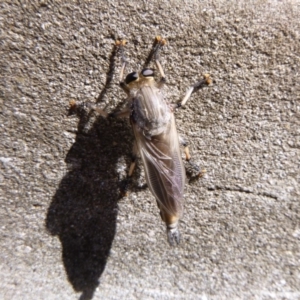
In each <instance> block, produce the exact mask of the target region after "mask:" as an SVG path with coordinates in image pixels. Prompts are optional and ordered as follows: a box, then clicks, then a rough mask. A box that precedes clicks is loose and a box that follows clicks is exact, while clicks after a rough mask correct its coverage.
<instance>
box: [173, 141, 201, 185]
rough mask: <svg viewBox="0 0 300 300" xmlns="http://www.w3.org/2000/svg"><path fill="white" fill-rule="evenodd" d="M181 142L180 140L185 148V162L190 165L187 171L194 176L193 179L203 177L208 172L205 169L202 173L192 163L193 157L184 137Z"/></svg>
mask: <svg viewBox="0 0 300 300" xmlns="http://www.w3.org/2000/svg"><path fill="white" fill-rule="evenodd" d="M179 140H180V143H181V145H182V146H183V147H184V153H185V160H186V161H187V162H188V164H189V167H188V168H187V171H188V173H190V174H191V175H192V176H191V179H194V178H199V177H202V176H203V175H204V174H205V173H206V170H205V169H203V170H201V171H200V168H199V166H198V165H197V164H195V163H194V162H192V161H191V158H192V156H191V154H190V150H189V146H188V143H187V141H185V140H184V139H183V138H182V137H179Z"/></svg>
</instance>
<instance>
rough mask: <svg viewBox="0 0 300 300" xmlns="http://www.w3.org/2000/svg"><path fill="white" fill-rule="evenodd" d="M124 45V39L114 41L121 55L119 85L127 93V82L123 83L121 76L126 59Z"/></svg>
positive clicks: (128, 91)
mask: <svg viewBox="0 0 300 300" xmlns="http://www.w3.org/2000/svg"><path fill="white" fill-rule="evenodd" d="M125 45H126V41H125V40H120V41H116V46H117V47H119V52H120V55H121V62H122V67H121V71H120V77H119V84H120V87H121V88H122V89H123V90H124V92H125V93H126V94H127V95H129V93H130V90H129V88H128V86H127V84H126V83H125V81H124V79H123V77H124V71H125V68H126V66H127V60H126V56H125V53H124V47H125Z"/></svg>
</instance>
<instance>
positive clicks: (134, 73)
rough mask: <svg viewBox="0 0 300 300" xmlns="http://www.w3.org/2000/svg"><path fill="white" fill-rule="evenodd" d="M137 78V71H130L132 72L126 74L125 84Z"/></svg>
mask: <svg viewBox="0 0 300 300" xmlns="http://www.w3.org/2000/svg"><path fill="white" fill-rule="evenodd" d="M138 78H139V75H138V73H137V72H132V73H129V74H128V75H127V76H126V79H125V82H126V84H128V83H130V82H133V81H135V80H137V79H138Z"/></svg>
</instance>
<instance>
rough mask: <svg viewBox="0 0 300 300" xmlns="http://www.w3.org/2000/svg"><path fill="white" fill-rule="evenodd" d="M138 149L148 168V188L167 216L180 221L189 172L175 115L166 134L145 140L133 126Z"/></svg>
mask: <svg viewBox="0 0 300 300" xmlns="http://www.w3.org/2000/svg"><path fill="white" fill-rule="evenodd" d="M133 131H134V134H135V137H136V141H137V146H138V149H139V152H140V155H141V158H142V161H143V165H144V167H145V175H146V181H147V184H148V186H149V188H150V190H151V192H152V193H153V195H154V196H155V198H156V200H157V201H158V203H159V206H160V209H161V210H162V209H163V210H164V211H165V212H166V213H168V214H170V215H172V216H177V217H180V216H181V214H182V212H183V193H184V184H185V168H184V165H183V162H182V159H181V151H180V147H179V140H178V134H177V130H176V127H175V118H174V115H173V114H172V115H171V119H170V122H168V123H167V124H166V125H165V129H164V130H163V132H162V133H160V134H159V135H155V136H151V137H149V136H147V137H146V136H145V135H144V134H143V131H142V130H141V129H140V128H139V127H138V125H136V124H133Z"/></svg>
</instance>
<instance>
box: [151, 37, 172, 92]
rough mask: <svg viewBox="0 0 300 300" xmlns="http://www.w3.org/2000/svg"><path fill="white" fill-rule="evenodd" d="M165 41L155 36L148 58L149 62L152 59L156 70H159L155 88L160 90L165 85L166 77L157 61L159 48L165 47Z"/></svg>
mask: <svg viewBox="0 0 300 300" xmlns="http://www.w3.org/2000/svg"><path fill="white" fill-rule="evenodd" d="M166 43H167V42H166V40H164V39H163V38H162V37H161V36H157V37H155V41H154V45H153V49H152V51H151V53H150V56H149V58H148V59H149V60H151V59H152V57H153V58H154V61H155V64H156V67H157V69H158V70H159V73H160V76H161V78H160V80H159V82H158V83H157V86H158V88H162V87H163V86H164V84H165V83H166V76H165V72H164V70H163V68H162V66H161V64H160V61H159V52H160V50H161V48H162V47H163V46H164V45H166Z"/></svg>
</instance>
